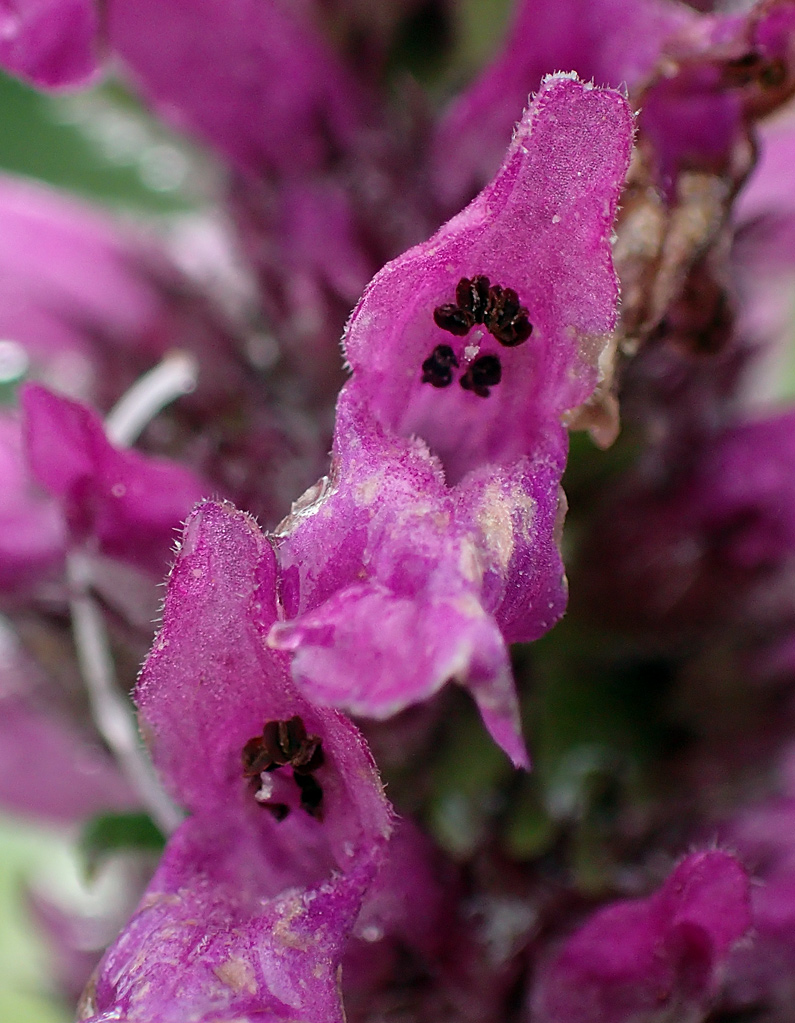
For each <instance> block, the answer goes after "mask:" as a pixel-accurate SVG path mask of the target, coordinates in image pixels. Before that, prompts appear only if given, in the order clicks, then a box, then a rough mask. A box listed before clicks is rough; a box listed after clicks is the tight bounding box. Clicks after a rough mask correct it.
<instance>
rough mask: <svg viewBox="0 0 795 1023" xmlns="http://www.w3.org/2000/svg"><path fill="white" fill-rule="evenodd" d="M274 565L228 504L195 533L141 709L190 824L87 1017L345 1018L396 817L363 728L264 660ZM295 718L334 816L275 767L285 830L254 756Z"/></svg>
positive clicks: (205, 514)
mask: <svg viewBox="0 0 795 1023" xmlns="http://www.w3.org/2000/svg"><path fill="white" fill-rule="evenodd" d="M275 567H276V566H275V558H274V555H273V551H272V549H271V547H270V544H269V543H268V540H267V539H266V537H265V536H264V535H263V534H262V533H261V532H260V530H259V528H258V527H257V525H256V523H254V521H253V520H252V519H250V518H249V517H248V516H246V515H244V514H242V513H241V512H238V511H236V510H235V509H234V508H232V507H231V506H229V505H218V504H212V503H205V504H202V505H201V506H200V507H199V508H198V509H197V510H196V512H194V514H193V515H192V516H191V517H190V519H189V521H188V523H187V525H186V528H185V534H184V540H183V544H182V547H181V550H180V553H179V556H178V558H177V562H176V564H175V566H174V569H173V572H172V575H171V578H170V581H169V585H168V590H167V594H166V602H165V609H164V617H163V628H162V629H161V632H160V634H159V636H158V638H157V640H156V642H155V645H154V647H153V649H152V652H151V653H150V655H149V658H148V660H147V662H146V664H145V666H144V669H143V672H142V675H141V678H140V681H139V684H138V689H137V693H136V698H137V702H138V706H139V709H140V716H141V725H142V729H143V731H144V734H145V736H146V737H147V740H148V742H149V743H150V745H151V748H152V753H153V757H154V760H155V763H156V765H157V766H158V767H159V769H160V771H161V773H162V774H163V776H164V779H165V781H166V782H167V783H168V784H169V787H170V788H171V790H172V792H173V793H174V794H175V795H176V796H177V797H178V798H179V799H180V800H181V801H182V802H183V803H184V804H185V805H186V806H187V807H188V808H189V809H190V810H191V811H192V813H193V817H191V818H190V819H189V820H188V821H186V822H185V823H184V824H183V825H182V827H181V828H180V829H179V831H177V833H176V834H175V835H174V836H173V837H172V839H171V841H170V842H169V845H168V848H167V850H166V853H165V855H164V858H163V861H162V863H161V866H160V868H159V870H158V872H157V874H156V875H155V878H154V879H153V881H152V883H151V885H150V887H149V889H148V891H147V893H146V894H145V896H144V898H143V901H142V903H141V906H140V907H139V910H138V912H137V914H136V915H135V916H134V917H133V920H132V921H131V923H130V924H129V926H128V927H127V929H126V930H125V931H124V932H123V934H122V935H121V937H120V938H119V940H118V941H117V943H116V944H115V945H114V947H113V948H112V949H111V950H110V951H109V953H108V954H107V955H106V957H105V959H104V960H103V963H102V964H101V966H100V970H99V974H98V977H97V980H96V983H95V984H94V985H92V986H91V989H90V990H89V992H88V993H87V996H86V999H85V1006H84V1009H83V1014H82V1017H81V1018H83V1019H92V1020H96V1021H99V1020H104V1019H131V1020H132V1019H134V1020H136V1021H137V1023H177V1021H184V1020H185V1019H192V1020H196V1021H197V1023H199V1021H205V1023H210V1021H211V1020H213V1021H215V1020H220V1019H230V1020H231V1019H235V1020H241V1021H249V1020H251V1021H254V1020H256V1021H262V1020H293V1019H305V1020H307V1021H308V1023H314V1021H317V1023H326V1021H341V1020H342V1019H343V1014H342V1009H341V1006H340V1001H339V977H338V967H339V963H340V961H341V957H342V954H343V948H344V944H345V941H346V939H347V936H348V935H349V934H350V932H351V930H352V928H353V925H354V922H355V919H356V915H357V913H358V910H359V907H360V905H361V900H362V898H363V896H364V894H365V891H366V890H367V887H368V886H369V884H370V881H371V880H372V877H373V875H374V873H375V871H376V869H377V867H378V866H379V864H380V862H381V860H382V858H383V855H384V851H385V847H386V844H387V839H388V837H389V834H390V830H391V823H392V822H391V813H390V808H389V804H388V803H387V801H386V799H385V797H384V793H383V789H382V787H381V784H380V781H379V779H378V775H377V773H376V770H375V766H374V764H373V761H372V758H371V756H370V754H369V751H368V749H367V746H366V744H365V742H364V740H363V739H362V737H361V736H360V735H359V733H358V732H357V731H356V729H355V728H354V727H353V725H351V724H350V722H348V721H347V720H345V719H344V718H343V717H341V715H339V714H338V713H337V712H336V711H330V710H323V709H318V708H314V707H312V706H311V705H310V704H308V703H307V702H306V701H305V700H303V699H302V698H301V696H299V694H298V693H297V692H296V691H295V689H294V687H293V685H292V682H291V681H290V678H289V674H288V672H287V669H286V663H285V661H284V659H283V657H281V655H279V654H276V653H274V652H273V651H271V650H268V649H267V648H266V646H265V644H264V633H265V631H266V630H267V629H269V628H270V626H271V625H272V623H273V620H274V617H275V613H276V608H275V603H274V593H275ZM295 715H299V716H300V717H301V718H302V720H303V722H304V724H305V726H306V729H307V732H308V733H309V734H310V735H315V736H317V737H319V738H320V739H321V740H322V749H323V754H324V762H323V764H322V765H320V766H319V767H317V768H316V769H315V770H314V774H313V777H314V778H315V779H316V780H317V782H318V783H319V784H320V785H321V786H322V789H323V803H322V814H315V815H310V814H309V813H307V812H306V811H305V810H303V809H302V808H300V807H299V806H298V805H297V803H298V799H297V792H298V786H297V783H296V781H295V776H292V775H291V771H292V769H291V768H280V769H279V770H276V771H273V772H272V773H269V774H266V775H265V776H264V777H263V779H262V784H263V785H265V784H268V785H273V786H274V787H275V788H276V790H277V792H278V798H279V800H280V801H281V800H284V803H285V804H289V806H290V810H291V812H290V813H289V814H288V816H287V817H286V818H285V819H281V820H277V819H276V818H275V817H274V816H273V815H272V814H271V813H269V812H268V811H267V809H266V808H265V807H263V806H262V805H260V803H259V802H258V801H257V799H256V798H255V796H254V792H253V789H252V784H251V779H247V778H245V777H244V775H243V767H242V759H241V754H242V750H243V746H244V745H245V744H246V743H247V742H248V740H249V739H251V738H252V737H254V736H256V735H257V734H258V733H260V734H261V732H262V729H263V725H264V724H265V723H266V722H268V721H274V720H286V719H289V718H291V717H293V716H295ZM321 817H322V819H320V818H321Z"/></svg>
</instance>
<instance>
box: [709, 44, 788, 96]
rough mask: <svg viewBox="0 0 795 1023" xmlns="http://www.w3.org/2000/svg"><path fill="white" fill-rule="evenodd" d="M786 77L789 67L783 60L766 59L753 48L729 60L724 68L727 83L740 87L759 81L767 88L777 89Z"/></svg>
mask: <svg viewBox="0 0 795 1023" xmlns="http://www.w3.org/2000/svg"><path fill="white" fill-rule="evenodd" d="M786 79H787V68H786V65H785V64H784V62H783V61H782V60H766V59H765V57H764V56H763V55H762V54H761V53H757V52H756V51H753V50H751V51H749V52H748V53H744V54H743V56H742V57H737V58H736V59H735V60H730V61H728V62H727V63H726V65H725V69H724V80H725V81H726V83H727V85H729V86H735V87H739V88H742V87H744V86H747V85H750V84H751V83H752V82H759V83H760V84H761V85H762V86H764V88H766V89H777V88H779V87H780V86H782V85H783V84H784V82H785V81H786Z"/></svg>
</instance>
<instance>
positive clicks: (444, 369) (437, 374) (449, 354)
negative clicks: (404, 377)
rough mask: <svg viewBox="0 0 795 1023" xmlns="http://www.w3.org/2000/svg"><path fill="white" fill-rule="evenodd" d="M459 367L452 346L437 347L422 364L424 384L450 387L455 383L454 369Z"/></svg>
mask: <svg viewBox="0 0 795 1023" xmlns="http://www.w3.org/2000/svg"><path fill="white" fill-rule="evenodd" d="M457 365H458V359H457V358H456V354H455V352H454V351H453V349H452V348H451V347H450V345H437V346H436V347H435V348H434V350H433V351H432V352H431V354H430V355H429V356H428V358H427V359H426V360H425V362H423V364H422V382H423V383H424V384H431V385H432V386H433V387H449V386H450V384H451V383H452V382H453V367H454V366H457Z"/></svg>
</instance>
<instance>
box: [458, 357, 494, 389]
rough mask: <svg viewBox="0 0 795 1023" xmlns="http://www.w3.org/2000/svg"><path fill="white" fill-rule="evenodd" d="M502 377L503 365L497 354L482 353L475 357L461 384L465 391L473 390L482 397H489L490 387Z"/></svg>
mask: <svg viewBox="0 0 795 1023" xmlns="http://www.w3.org/2000/svg"><path fill="white" fill-rule="evenodd" d="M501 379H502V365H501V363H500V360H499V359H498V357H497V356H496V355H481V356H480V358H479V359H475V361H474V362H473V363H472V365H471V366H470V367H469V369H467V371H466V373H464V375H463V376H462V377H461V381H460V383H461V386H462V387H463V388H464V390H465V391H473V392H474V393H475V394H477V395H478V396H479V397H481V398H488V396H489V394H490V393H491V392H490V388H491V387H494V386H495V384H498V383H499V382H500V380H501Z"/></svg>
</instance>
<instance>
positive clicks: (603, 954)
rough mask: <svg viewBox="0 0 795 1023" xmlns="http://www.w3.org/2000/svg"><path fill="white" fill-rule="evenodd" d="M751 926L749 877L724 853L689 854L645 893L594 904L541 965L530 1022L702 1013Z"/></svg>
mask: <svg viewBox="0 0 795 1023" xmlns="http://www.w3.org/2000/svg"><path fill="white" fill-rule="evenodd" d="M750 927H751V912H750V903H749V881H748V877H747V875H746V873H745V871H744V870H743V868H742V867H741V866H740V864H739V862H738V861H737V860H736V859H735V858H734V857H733V856H730V855H729V854H728V853H724V852H720V851H717V850H716V851H714V852H704V853H693V854H691V855H690V856H688V857H687V858H686V859H685V860H683V861H682V863H680V864H679V866H678V867H677V868H676V870H674V872H673V873H672V874H671V876H670V877H669V878H668V880H667V881H666V882H665V884H664V885H663V887H662V888H661V889H660V890H659V891H658V892H656V893H655V894H653V895H651V896H649V897H648V898H646V899H637V900H634V901H626V902H618V903H615V904H613V905H612V906H607V907H605V908H604V909H601V910H599V911H598V912H597V913H595V914H594V915H593V917H592V918H591V919H590V920H588V921H587V922H586V923H585V924H584V925H583V926H582V927H581V928H580V929H579V930H578V931H576V932H575V933H574V934H573V935H572V937H570V938H569V939H567V941H566V942H565V943H564V945H563V948H562V949H561V950H560V952H558V953H557V955H556V956H555V957H554V958H553V959H552V961H551V962H549V963H547V964H546V965H545V966H543V967H542V968H541V972H540V974H539V977H538V980H537V981H536V984H535V989H534V994H533V1002H532V1010H531V1018H532V1019H533V1021H534V1023H662V1021H664V1020H669V1019H676V1020H678V1021H680V1020H681V1021H683V1023H684V1021H693V1023H696V1021H697V1020H701V1019H703V1016H704V1013H705V1011H706V1010H707V1009H708V1008H709V1006H710V1005H711V1003H712V1001H713V999H714V996H715V994H716V991H717V986H718V982H719V980H720V978H721V974H722V970H723V968H724V966H725V964H726V961H727V959H728V957H729V955H730V953H731V951H732V949H733V948H734V946H735V945H736V944H737V942H738V941H739V940H740V939H741V938H742V937H743V936H744V935H745V934H746V933H747V932H748V930H749V928H750Z"/></svg>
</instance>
